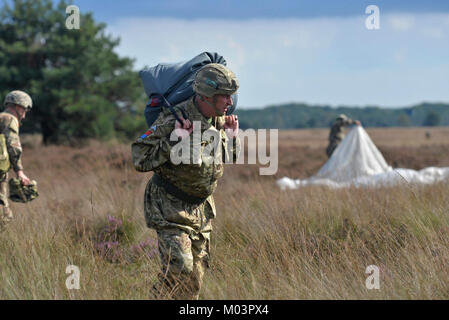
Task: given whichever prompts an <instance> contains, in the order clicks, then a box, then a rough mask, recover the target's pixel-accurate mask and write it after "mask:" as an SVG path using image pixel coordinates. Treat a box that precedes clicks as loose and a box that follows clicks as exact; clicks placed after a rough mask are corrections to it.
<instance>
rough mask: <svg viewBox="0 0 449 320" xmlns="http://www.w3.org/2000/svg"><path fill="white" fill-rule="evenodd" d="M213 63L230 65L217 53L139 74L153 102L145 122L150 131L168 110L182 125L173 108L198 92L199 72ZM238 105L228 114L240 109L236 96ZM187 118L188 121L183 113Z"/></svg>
mask: <svg viewBox="0 0 449 320" xmlns="http://www.w3.org/2000/svg"><path fill="white" fill-rule="evenodd" d="M209 63H219V64H222V65H226V60H225V59H224V58H223V56H221V55H219V54H218V53H216V52H203V53H201V54H199V55H197V56H196V57H195V58H193V59H191V60H189V61H183V62H179V63H161V64H158V65H157V66H155V67H151V68H145V69H144V70H142V71H140V72H139V76H140V79H141V80H142V83H143V87H144V89H145V93H146V94H147V96H148V97H149V99H150V101H149V103H148V105H147V106H146V108H145V120H146V122H147V125H148V127H151V125H152V124H153V122H154V121H156V119H157V117H158V116H159V113H160V112H161V110H162V108H164V107H168V108H169V109H170V111H171V112H172V113H173V114H174V115H175V117H176V119H177V120H178V121H179V122H181V121H180V120H179V118H178V116H177V115H176V113H175V111H174V110H173V107H172V106H175V105H177V104H178V103H181V102H183V101H185V100H187V99H189V98H190V97H192V96H193V95H194V94H195V92H194V91H193V80H194V79H195V75H196V72H197V71H198V70H199V69H201V68H202V67H203V66H205V65H207V64H209ZM232 100H233V102H234V104H233V105H232V106H231V107H230V108H229V109H228V111H227V113H226V114H228V115H229V114H232V113H233V112H234V110H235V108H236V106H237V100H238V96H237V94H234V95H233V96H232ZM181 112H182V113H183V116H184V118H187V117H186V115H185V113H184V112H183V110H181Z"/></svg>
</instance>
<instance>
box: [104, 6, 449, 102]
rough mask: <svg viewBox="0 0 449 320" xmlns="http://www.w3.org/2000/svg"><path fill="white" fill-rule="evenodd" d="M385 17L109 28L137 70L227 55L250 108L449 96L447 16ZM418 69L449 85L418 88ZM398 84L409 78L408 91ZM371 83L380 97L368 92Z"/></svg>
mask: <svg viewBox="0 0 449 320" xmlns="http://www.w3.org/2000/svg"><path fill="white" fill-rule="evenodd" d="M380 19H381V25H382V28H381V29H380V30H367V29H366V28H365V17H364V16H360V17H349V18H319V19H252V20H225V19H221V20H219V19H197V20H182V19H168V18H166V19H163V18H148V19H143V18H124V19H121V20H119V21H117V22H116V23H115V24H113V25H110V26H109V27H108V30H109V32H112V33H113V34H114V35H116V36H120V37H121V39H122V41H121V45H120V48H119V49H118V51H119V53H120V54H122V55H126V56H131V57H135V58H136V59H137V63H136V68H138V69H141V68H142V67H143V66H144V65H149V66H152V65H156V64H158V63H161V62H178V61H182V60H188V59H190V58H192V57H194V56H195V55H197V54H199V53H201V52H203V51H215V52H218V53H220V54H222V55H223V56H224V57H225V58H226V60H227V61H228V66H229V67H230V68H231V69H232V70H233V71H234V72H235V73H236V75H237V76H238V78H239V82H240V88H241V90H240V92H239V104H240V105H241V106H245V107H253V106H265V105H269V104H274V103H281V102H288V101H298V102H307V103H322V104H324V103H326V104H331V105H338V104H353V105H354V104H355V105H360V104H382V105H390V106H391V105H398V106H399V105H407V104H412V103H417V102H420V101H418V100H416V99H417V97H424V99H427V100H432V99H435V100H449V96H448V95H447V88H446V89H444V88H445V86H446V84H447V83H448V82H449V72H448V73H446V74H444V73H441V71H442V70H447V64H446V62H447V56H448V55H449V41H441V39H444V38H445V37H447V29H448V28H447V23H448V21H449V20H448V15H437V14H433V15H432V14H427V15H410V14H408V15H397V14H396V15H382V13H381V16H380ZM383 20H384V21H386V22H387V23H385V24H383ZM398 31H400V32H398ZM436 39H439V41H436ZM439 65H444V67H442V68H438V66H439ZM417 70H420V72H424V73H425V75H426V77H429V78H432V79H439V80H440V81H445V84H439V83H434V85H433V86H430V87H429V86H419V85H418V84H417V83H416V85H415V87H414V82H413V81H410V80H409V79H408V78H407V76H406V74H410V73H413V74H415V71H416V72H417ZM364 77H367V79H366V80H365V81H364V80H363V79H364ZM386 78H388V81H385V79H386ZM401 82H403V83H407V90H406V91H404V90H402V87H399V86H400V83H401ZM373 84H375V86H376V94H375V95H372V94H369V93H370V92H372V89H373V88H372V86H373ZM418 90H421V91H419V92H418ZM422 90H425V91H422ZM426 97H427V98H426Z"/></svg>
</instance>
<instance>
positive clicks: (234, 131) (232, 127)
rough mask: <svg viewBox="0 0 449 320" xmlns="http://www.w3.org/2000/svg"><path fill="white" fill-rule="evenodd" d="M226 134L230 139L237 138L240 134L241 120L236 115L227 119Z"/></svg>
mask: <svg viewBox="0 0 449 320" xmlns="http://www.w3.org/2000/svg"><path fill="white" fill-rule="evenodd" d="M224 128H225V132H226V134H227V136H228V137H229V138H235V137H237V135H238V134H239V119H238V117H237V116H236V115H231V116H226V117H225V125H224Z"/></svg>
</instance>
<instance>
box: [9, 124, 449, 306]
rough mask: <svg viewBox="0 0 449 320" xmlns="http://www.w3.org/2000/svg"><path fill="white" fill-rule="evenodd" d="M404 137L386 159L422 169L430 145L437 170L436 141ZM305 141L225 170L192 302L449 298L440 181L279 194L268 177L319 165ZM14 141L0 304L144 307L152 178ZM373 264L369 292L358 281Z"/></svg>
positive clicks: (299, 137)
mask: <svg viewBox="0 0 449 320" xmlns="http://www.w3.org/2000/svg"><path fill="white" fill-rule="evenodd" d="M412 130H413V129H411V131H409V132H404V136H403V137H404V139H403V141H404V145H402V146H401V147H397V148H394V146H392V145H389V144H388V141H389V139H388V137H387V138H386V139H385V140H384V141H381V140H379V141H376V143H377V144H378V145H379V147H380V148H381V149H382V148H391V149H389V151H390V152H391V154H388V156H387V155H386V158H387V161H389V162H390V164H392V161H397V160H392V159H399V160H401V161H402V159H406V160H404V161H408V162H403V164H410V163H411V164H413V165H414V166H415V168H416V167H417V168H419V167H420V166H421V167H424V166H429V165H432V163H431V161H432V159H431V158H426V152H423V150H424V151H425V150H428V149H429V150H435V149H438V148H439V149H438V150H440V151H441V150H442V151H441V152H440V153H439V158H438V161H439V163H440V164H441V165H449V161H448V160H449V152H447V153H445V150H448V149H447V147H448V146H447V145H445V144H444V143H436V144H434V145H433V146H426V145H425V144H424V145H423V144H420V145H411V144H407V141H410V136H411V132H412ZM284 134H288V137H289V138H287V137H285V136H283V135H284ZM308 134H309V133H308V132H307V131H296V132H291V131H290V132H286V133H282V134H281V135H280V152H279V160H280V169H279V172H278V174H277V175H276V176H274V177H263V176H259V175H258V167H257V166H249V165H242V166H227V167H226V169H225V175H224V177H223V179H222V180H221V181H220V183H219V187H218V189H217V191H216V194H215V198H216V203H217V209H218V215H217V219H216V221H215V223H214V231H213V234H212V248H211V260H212V261H211V268H210V269H209V270H208V271H207V273H206V276H205V282H204V288H203V290H202V292H201V296H200V297H201V298H202V299H436V298H440V299H447V298H449V276H448V273H447V269H448V268H447V266H448V263H449V250H448V247H449V246H448V245H449V215H448V211H449V210H448V209H449V197H448V194H449V184H448V183H440V184H435V185H431V186H413V185H403V186H397V187H390V188H379V189H355V188H352V189H343V190H330V189H327V188H323V187H310V188H303V189H300V190H295V191H284V192H282V191H280V190H279V189H278V188H277V187H276V185H275V179H276V178H279V177H281V176H283V175H289V176H291V177H300V178H302V177H306V176H308V175H311V174H314V173H315V172H316V170H317V169H319V167H320V166H321V165H322V164H324V162H325V161H326V158H325V155H324V151H323V148H322V146H321V145H320V144H317V146H315V147H314V146H313V145H306V144H304V140H306V139H307V135H308ZM321 134H322V135H323V136H325V135H324V131H323V132H321ZM415 134H416V133H415ZM420 134H421V133H420ZM416 135H418V134H416ZM397 139H398V137H397V136H396V137H395V140H397ZM412 140H413V139H412ZM415 141H416V139H415ZM425 141H426V140H424V142H425ZM26 146H27V148H26V149H25V158H24V163H25V167H26V172H27V174H28V175H29V176H30V177H31V178H33V179H36V180H38V183H39V191H40V197H39V198H38V199H36V200H34V201H33V202H31V203H29V204H26V205H22V204H16V203H12V209H13V211H14V213H15V220H14V221H13V222H12V223H11V224H10V225H8V227H7V228H6V230H5V231H3V232H2V233H0V298H1V299H146V298H147V297H148V290H149V288H150V287H151V285H152V283H153V281H154V280H155V278H156V275H157V273H158V272H159V268H160V265H159V257H158V254H157V250H156V245H157V244H156V240H155V239H156V236H155V232H154V231H152V230H150V229H147V228H146V226H145V222H144V218H143V192H144V188H145V184H146V182H147V181H148V179H149V177H150V176H151V174H141V173H137V172H135V171H134V169H133V168H132V165H131V162H130V147H129V145H126V144H119V143H108V144H101V143H99V142H92V143H90V144H89V145H88V146H86V147H83V148H79V149H72V148H68V147H56V146H50V147H43V146H38V145H37V144H34V145H33V143H30V144H27V145H26ZM404 148H406V149H404ZM407 148H408V149H407ZM426 148H428V149H426ZM404 150H405V151H404ZM395 152H396V153H395ZM404 152H405V153H407V152H409V153H410V154H412V155H413V156H410V157H409V158H407V157H404ZM401 155H402V156H401ZM407 159H408V160H407ZM429 162H430V163H429ZM405 167H407V166H405ZM373 264H374V265H377V266H378V267H379V268H380V278H381V279H380V290H368V289H367V288H366V287H365V280H366V278H367V276H368V275H367V274H365V269H366V267H367V266H368V265H373ZM68 265H76V266H78V267H79V268H80V271H81V282H80V289H79V290H67V288H66V285H65V282H66V279H67V277H68V276H69V275H68V274H66V273H65V271H66V267H67V266H68Z"/></svg>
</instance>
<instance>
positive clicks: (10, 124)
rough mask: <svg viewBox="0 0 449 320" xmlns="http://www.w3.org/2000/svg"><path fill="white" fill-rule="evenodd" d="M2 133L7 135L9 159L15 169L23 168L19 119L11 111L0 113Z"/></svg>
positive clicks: (0, 130)
mask: <svg viewBox="0 0 449 320" xmlns="http://www.w3.org/2000/svg"><path fill="white" fill-rule="evenodd" d="M0 133H3V134H4V135H5V140H6V147H7V149H8V154H9V161H10V162H11V166H12V167H13V169H14V171H15V172H17V171H19V170H23V166H22V160H21V156H22V145H21V144H20V138H19V121H18V120H17V118H16V117H15V116H14V115H13V114H12V113H10V112H9V111H4V112H2V113H0Z"/></svg>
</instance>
